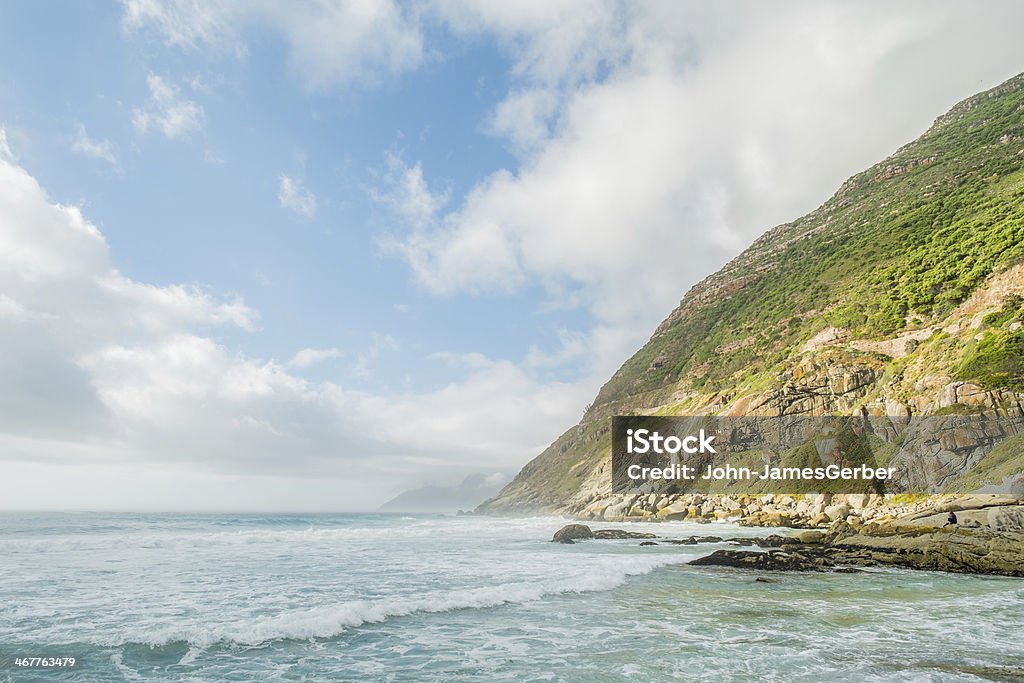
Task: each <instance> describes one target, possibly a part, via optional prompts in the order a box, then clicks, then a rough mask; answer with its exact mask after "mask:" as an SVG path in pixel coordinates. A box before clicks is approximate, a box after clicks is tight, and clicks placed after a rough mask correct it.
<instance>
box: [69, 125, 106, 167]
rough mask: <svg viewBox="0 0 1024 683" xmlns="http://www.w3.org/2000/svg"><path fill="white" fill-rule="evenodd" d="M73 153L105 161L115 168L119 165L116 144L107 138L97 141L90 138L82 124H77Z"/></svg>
mask: <svg viewBox="0 0 1024 683" xmlns="http://www.w3.org/2000/svg"><path fill="white" fill-rule="evenodd" d="M71 151H72V152H75V153H77V154H82V155H84V156H87V157H89V158H91V159H98V160H99V161H105V162H107V163H108V164H111V165H113V166H116V165H117V151H116V149H115V147H114V143H112V142H111V141H110V140H107V139H105V138H104V139H101V140H95V139H93V138H91V137H89V134H88V133H87V132H86V130H85V126H84V125H83V124H81V123H76V124H75V138H74V140H72V141H71Z"/></svg>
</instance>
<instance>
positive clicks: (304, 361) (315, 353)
mask: <svg viewBox="0 0 1024 683" xmlns="http://www.w3.org/2000/svg"><path fill="white" fill-rule="evenodd" d="M343 355H344V354H343V353H342V352H341V350H340V349H336V348H334V347H331V348H327V349H300V350H299V351H296V352H295V355H294V356H292V359H291V360H290V361H288V365H289V366H290V367H293V368H308V367H309V366H311V365H316V364H317V363H319V362H321V361H325V360H330V359H331V358H341V357H342V356H343Z"/></svg>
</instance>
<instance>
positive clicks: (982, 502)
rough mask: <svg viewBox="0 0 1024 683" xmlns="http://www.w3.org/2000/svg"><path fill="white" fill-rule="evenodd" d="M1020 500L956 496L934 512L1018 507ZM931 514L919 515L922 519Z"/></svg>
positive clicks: (1015, 498) (974, 495)
mask: <svg viewBox="0 0 1024 683" xmlns="http://www.w3.org/2000/svg"><path fill="white" fill-rule="evenodd" d="M1020 502H1021V501H1020V499H1018V498H1017V497H1015V496H999V495H990V494H982V493H979V494H971V495H967V496H957V497H956V498H954V499H953V500H950V501H947V502H945V503H942V504H940V505H937V506H936V507H935V508H934V512H949V511H950V510H952V511H953V512H959V511H961V510H978V509H981V508H989V507H997V506H1000V505H1019V504H1020ZM929 514H932V511H926V512H925V513H924V514H922V515H920V516H922V517H924V516H927V515H929Z"/></svg>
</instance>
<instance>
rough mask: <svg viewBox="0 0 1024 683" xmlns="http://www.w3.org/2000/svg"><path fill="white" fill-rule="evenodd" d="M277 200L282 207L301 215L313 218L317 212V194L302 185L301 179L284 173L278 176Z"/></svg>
mask: <svg viewBox="0 0 1024 683" xmlns="http://www.w3.org/2000/svg"><path fill="white" fill-rule="evenodd" d="M277 200H278V201H279V202H280V203H281V208H284V209H288V210H289V211H294V212H295V213H297V214H299V215H300V216H305V217H306V218H312V217H313V216H314V215H315V214H316V196H315V195H314V194H313V193H312V192H310V191H309V190H307V189H306V188H305V187H303V186H302V181H301V180H296V179H295V178H292V177H290V176H286V175H283V174H282V175H281V176H279V177H278V189H277Z"/></svg>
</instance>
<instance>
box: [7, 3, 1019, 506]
mask: <svg viewBox="0 0 1024 683" xmlns="http://www.w3.org/2000/svg"><path fill="white" fill-rule="evenodd" d="M981 14H983V15H984V16H979V15H981ZM1022 18H1024V9H1022V8H1021V7H1020V6H1019V5H1018V4H1016V3H1012V2H1006V3H990V4H989V5H987V11H986V12H985V13H978V12H973V11H971V8H970V7H968V6H966V5H963V4H959V3H935V2H920V3H902V4H901V5H899V6H898V7H891V6H890V5H888V4H885V3H873V2H871V3H869V2H864V3H811V2H785V3H773V4H772V6H771V7H770V8H769V7H765V6H764V5H763V4H761V3H729V4H723V3H701V2H691V3H678V2H667V3H635V4H630V3H620V2H590V1H587V2H579V1H566V2H537V3H533V2H523V3H475V2H469V1H468V0H465V1H463V0H432V1H429V2H421V3H392V2H390V0H380V1H379V2H358V1H356V0H322V1H317V2H313V1H310V2H296V3H275V2H270V1H269V0H259V1H256V0H254V1H252V2H236V1H235V0H224V1H223V2H216V3H204V2H190V1H188V0H124V2H121V3H117V2H81V3H59V2H38V3H18V2H2V3H0V131H2V137H0V142H2V143H3V144H0V168H2V170H3V174H4V175H3V182H2V183H0V326H2V327H3V329H2V330H0V333H2V334H0V339H2V340H3V341H2V342H0V344H2V346H3V347H4V348H2V351H3V354H4V357H5V362H3V363H0V407H3V408H4V410H5V411H6V414H5V417H4V418H3V419H2V420H0V472H2V473H3V474H4V475H5V476H2V477H0V482H2V483H0V501H5V502H6V506H9V507H73V508H79V507H81V508H139V507H143V508H147V509H149V508H161V509H180V508H219V509H224V508H233V509H239V508H246V509H254V508H261V507H262V508H273V509H365V508H368V507H374V506H375V505H376V504H378V503H380V502H382V501H383V500H385V499H387V498H388V497H390V496H391V495H393V494H394V493H397V492H398V491H400V490H402V489H403V488H408V487H409V486H414V485H416V483H418V482H425V481H429V482H434V483H452V482H455V481H458V480H460V479H461V478H462V477H464V476H465V475H467V474H469V473H472V472H486V473H498V474H501V475H503V476H510V475H511V474H514V472H515V471H516V470H517V469H518V468H519V467H520V466H521V465H522V464H524V463H525V462H526V461H527V460H529V458H531V457H533V456H534V455H536V454H537V453H538V452H539V451H540V450H541V449H542V448H543V447H544V446H545V445H547V444H548V443H549V442H550V441H551V440H553V439H554V438H555V437H557V436H558V434H559V433H561V432H562V431H564V430H565V429H567V428H569V427H570V426H571V425H572V424H573V423H574V422H575V421H576V420H577V419H578V418H579V416H580V414H581V413H582V411H583V408H584V406H585V405H586V403H587V402H588V401H589V400H591V398H592V397H593V395H594V394H595V393H596V391H597V389H598V388H599V387H600V385H601V383H602V382H603V381H605V380H606V379H607V378H608V377H609V376H610V374H611V373H612V372H613V371H614V370H615V368H617V367H618V366H619V365H620V364H621V363H622V361H624V360H625V359H626V358H627V357H628V356H629V355H630V354H631V353H632V352H633V351H635V350H636V349H637V348H638V347H639V346H640V345H641V344H642V343H643V342H644V341H645V340H646V339H647V337H648V336H649V334H650V333H651V331H652V330H653V329H654V327H655V326H656V325H657V323H658V322H659V321H660V320H661V319H663V318H664V317H665V315H666V314H667V313H668V312H669V311H671V309H672V308H673V307H674V306H675V304H676V303H677V302H678V300H679V298H680V297H681V296H682V295H683V293H685V291H686V289H687V288H688V287H690V286H692V285H693V284H694V283H696V282H697V281H699V280H700V279H701V278H702V277H704V276H706V275H707V274H709V273H712V272H714V271H715V270H717V269H718V268H719V267H721V265H723V264H724V263H725V262H726V261H727V260H728V259H729V258H731V257H732V256H734V255H735V254H736V253H738V252H739V251H740V250H742V248H744V247H745V246H746V245H747V244H749V242H750V241H752V240H753V239H754V238H756V237H757V236H758V235H759V234H761V233H762V232H763V231H764V230H766V229H767V228H769V227H771V226H772V225H775V224H777V223H779V222H783V221H785V220H789V219H791V218H794V217H796V216H798V215H800V214H801V213H804V212H806V211H808V210H810V209H812V208H814V207H815V206H817V205H818V204H819V203H820V202H821V201H823V200H824V199H825V198H827V196H828V195H829V194H831V192H833V191H834V189H835V188H836V187H838V185H839V184H840V183H841V182H842V181H843V180H844V179H845V178H846V177H848V176H849V175H851V174H853V173H855V172H857V171H858V170H860V169H861V168H863V167H865V166H867V165H870V164H872V163H874V162H875V161H878V160H879V159H881V158H883V157H885V156H886V155H887V154H889V153H891V152H892V151H893V150H894V149H895V148H897V147H898V146H899V145H901V144H903V143H904V142H906V141H908V140H910V139H912V138H913V137H915V136H916V135H918V134H920V133H921V132H922V131H923V130H924V129H925V128H926V127H927V126H928V125H929V124H930V122H931V120H932V119H934V117H935V116H937V115H938V114H940V113H942V112H943V111H944V110H946V109H947V108H948V107H949V106H951V105H952V104H954V103H955V102H956V101H958V100H960V99H962V98H963V97H966V96H968V95H970V94H973V93H974V92H976V91H979V90H982V89H984V88H987V87H991V86H993V85H995V84H997V83H999V82H1000V81H1002V80H1004V79H1005V78H1008V77H1010V76H1012V75H1014V74H1016V73H1017V72H1019V71H1021V70H1022V69H1024V46H1022V45H1021V44H1020V41H1019V39H1018V38H1019V36H1018V35H1017V28H1018V27H1019V26H1020V25H1021V20H1022ZM98 491H101V492H102V493H97V492H98ZM2 504H3V503H2V502H0V505H2Z"/></svg>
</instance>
